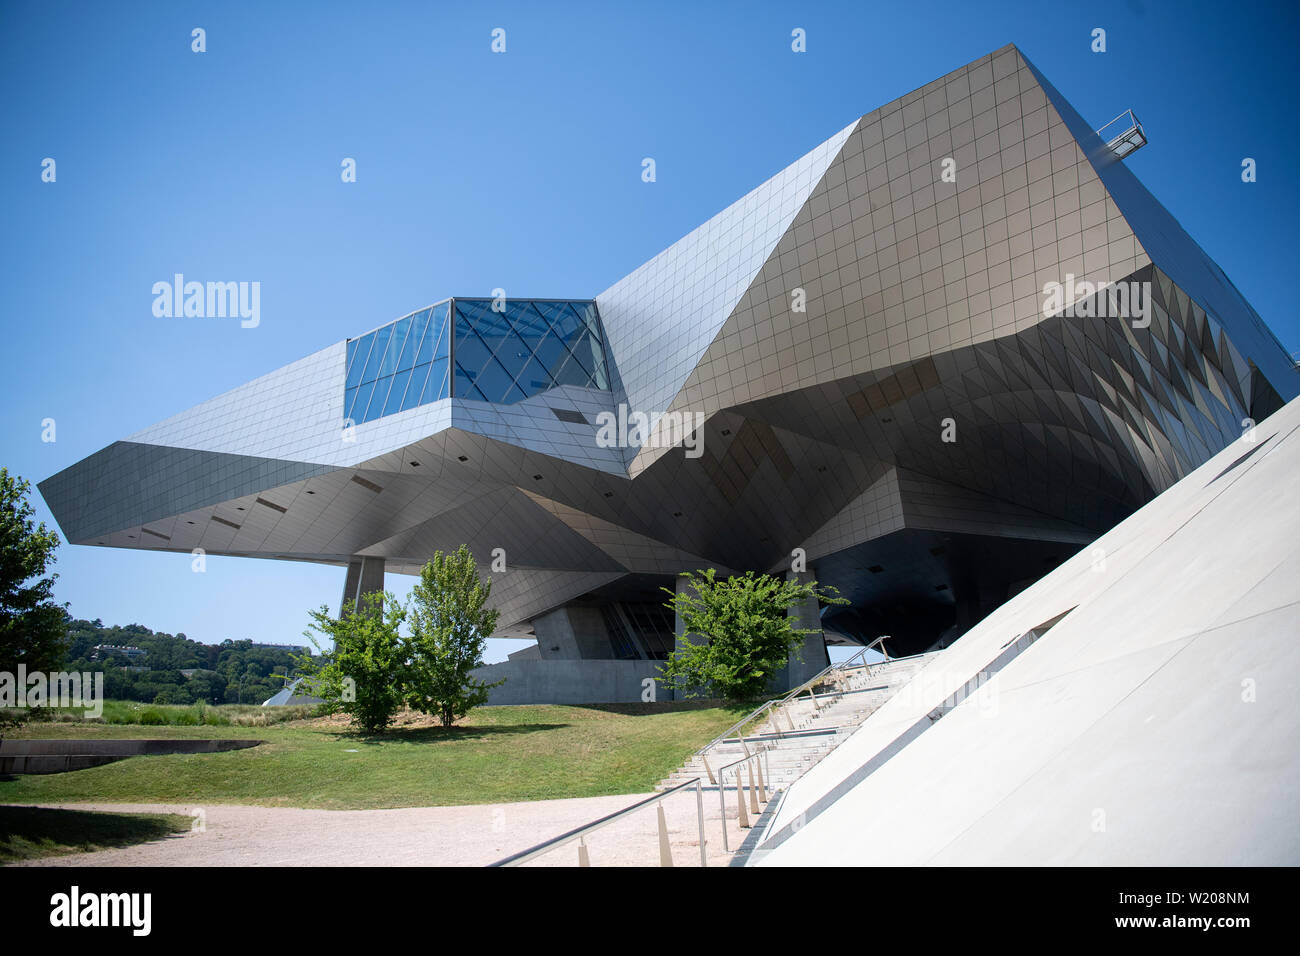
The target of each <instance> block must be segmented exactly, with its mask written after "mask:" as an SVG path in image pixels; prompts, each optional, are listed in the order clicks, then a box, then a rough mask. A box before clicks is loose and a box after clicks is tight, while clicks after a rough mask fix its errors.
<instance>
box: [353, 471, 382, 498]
mask: <svg viewBox="0 0 1300 956" xmlns="http://www.w3.org/2000/svg"><path fill="white" fill-rule="evenodd" d="M352 480H353V481H355V482H356V483H357V484H359V485H360V486H361V487H362V488H367V489H369V490H370V491H373V492H374V493H375V494H379V492H381V491H383V490H384V489H383V488H381V487H379V486H378V485H377V484H375V483H374V482H373V481H367V480H366V479H365V478H362V477H361V476H360V475H353V476H352Z"/></svg>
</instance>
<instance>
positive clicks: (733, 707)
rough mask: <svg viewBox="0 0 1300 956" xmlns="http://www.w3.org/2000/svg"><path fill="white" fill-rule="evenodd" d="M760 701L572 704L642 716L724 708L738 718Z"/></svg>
mask: <svg viewBox="0 0 1300 956" xmlns="http://www.w3.org/2000/svg"><path fill="white" fill-rule="evenodd" d="M761 703H762V701H753V700H749V701H726V700H719V699H717V698H713V697H701V698H698V699H693V700H669V701H659V702H656V703H653V704H651V703H645V704H641V703H638V704H574V705H573V706H575V707H582V708H585V709H586V710H599V711H603V712H605V713H607V714H619V715H621V716H624V717H644V716H645V715H647V714H672V713H677V712H680V711H684V710H725V711H726V712H727V713H729V714H735V715H736V719H737V720H739V719H740V718H741V717H744V716H745V715H746V714H748V713H749V712H750V711H751V710H753V709H754V708H755V707H757V706H758V705H759V704H761Z"/></svg>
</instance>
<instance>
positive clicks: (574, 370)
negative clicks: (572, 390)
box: [555, 356, 592, 388]
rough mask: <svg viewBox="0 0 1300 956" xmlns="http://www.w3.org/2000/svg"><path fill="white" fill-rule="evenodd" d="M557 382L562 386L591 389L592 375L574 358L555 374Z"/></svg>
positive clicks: (570, 357) (570, 358)
mask: <svg viewBox="0 0 1300 956" xmlns="http://www.w3.org/2000/svg"><path fill="white" fill-rule="evenodd" d="M555 381H556V382H557V383H558V384H560V385H577V386H579V387H580V388H591V387H592V383H591V373H590V372H588V371H587V370H586V369H585V368H583V367H582V363H581V362H579V361H578V360H577V359H576V358H574V357H573V356H569V360H568V361H567V362H565V363H564V367H563V368H562V369H560V370H559V371H558V372H556V373H555Z"/></svg>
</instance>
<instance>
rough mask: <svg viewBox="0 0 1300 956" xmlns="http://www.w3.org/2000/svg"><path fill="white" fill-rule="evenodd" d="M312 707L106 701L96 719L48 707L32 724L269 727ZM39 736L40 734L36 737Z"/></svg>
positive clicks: (81, 711)
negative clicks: (102, 710) (101, 712)
mask: <svg viewBox="0 0 1300 956" xmlns="http://www.w3.org/2000/svg"><path fill="white" fill-rule="evenodd" d="M315 712H316V707H315V705H295V706H292V707H262V706H260V705H258V704H215V705H214V704H141V703H138V702H136V701H133V700H106V701H104V712H103V714H102V715H101V716H99V717H87V716H86V712H85V710H84V709H83V708H81V707H47V708H42V709H41V710H39V711H37V712H36V714H35V716H34V718H33V720H32V723H33V724H35V725H37V726H39V725H41V724H48V723H56V724H69V723H70V724H123V725H130V726H140V727H269V726H271V725H273V724H283V723H287V722H289V721H291V720H303V719H305V718H308V717H311V716H312V715H313V714H314V713H315ZM37 736H39V735H37Z"/></svg>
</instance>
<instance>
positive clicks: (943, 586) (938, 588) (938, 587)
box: [934, 584, 948, 591]
mask: <svg viewBox="0 0 1300 956" xmlns="http://www.w3.org/2000/svg"><path fill="white" fill-rule="evenodd" d="M934 589H935V590H936V591H946V590H948V585H946V584H936V585H935V586H934Z"/></svg>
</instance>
